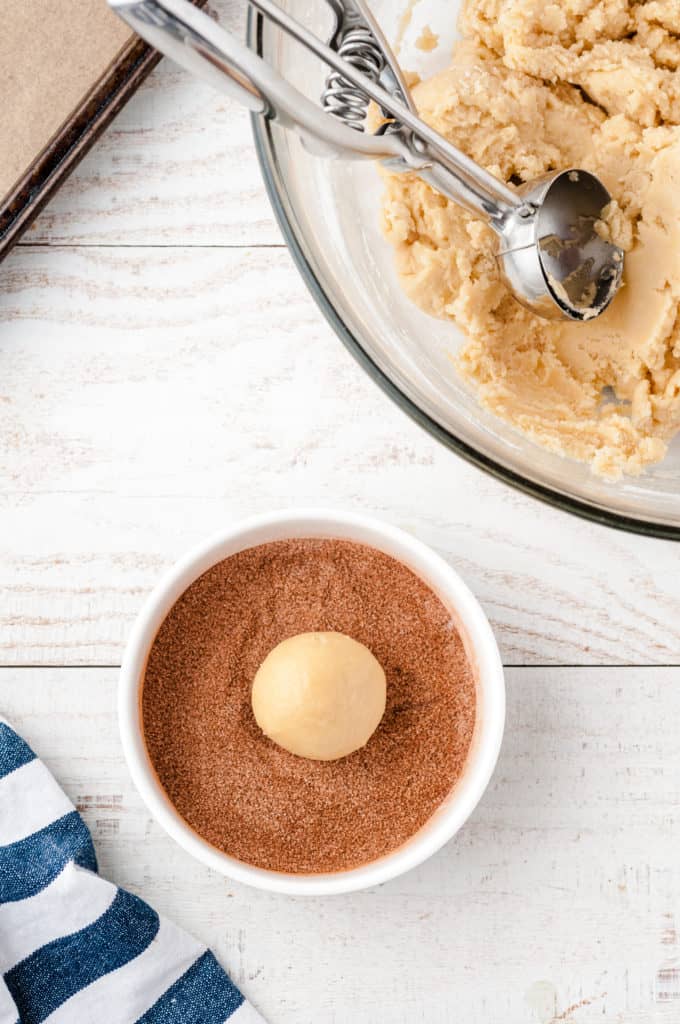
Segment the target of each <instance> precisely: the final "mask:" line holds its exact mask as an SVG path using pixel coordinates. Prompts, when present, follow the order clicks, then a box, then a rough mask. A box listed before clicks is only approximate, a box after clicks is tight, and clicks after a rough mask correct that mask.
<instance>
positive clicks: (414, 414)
mask: <svg viewBox="0 0 680 1024" xmlns="http://www.w3.org/2000/svg"><path fill="white" fill-rule="evenodd" d="M262 22H263V19H262V15H260V14H258V13H257V12H256V11H254V10H253V8H252V7H249V9H248V17H247V29H246V33H247V40H248V44H249V46H250V47H251V48H252V49H254V50H255V51H256V52H257V53H258V54H259V55H260V56H261V55H262ZM250 120H251V127H252V132H253V137H254V140H255V150H256V153H257V158H258V162H259V165H260V171H261V173H262V177H263V180H264V184H265V189H266V191H267V195H268V197H269V201H270V203H271V205H272V208H273V210H274V215H275V217H276V220H277V223H278V225H279V228H280V229H281V232H282V234H283V236H284V239H285V242H286V244H287V246H288V248H289V250H290V253H291V255H292V257H293V261H294V263H295V265H296V267H297V269H298V271H299V273H300V274H301V276H302V278H303V280H304V282H305V284H306V286H307V288H308V290H309V292H310V293H311V295H312V298H313V299H314V301H315V302H316V304H317V306H318V307H319V309H320V310H321V312H322V313H323V315H324V317H325V318H326V320H327V321H328V323H329V324H330V326H331V327H332V328H333V330H334V331H335V333H336V334H337V336H338V337H339V339H340V341H341V342H342V343H343V344H344V346H345V348H347V349H348V350H349V352H351V354H352V355H353V356H354V358H355V359H356V360H357V362H358V363H359V364H360V365H361V366H362V367H363V369H364V370H365V371H366V372H367V373H368V375H369V377H371V378H372V380H373V381H374V382H375V383H376V384H377V385H378V387H380V388H381V390H382V391H383V392H384V393H385V394H386V395H387V396H388V397H389V398H391V399H392V401H393V402H394V403H395V404H396V405H397V406H399V408H400V409H401V410H402V411H403V412H405V413H406V414H407V415H408V416H410V418H411V419H412V420H414V421H415V422H416V423H418V424H419V425H420V426H421V427H423V428H424V429H425V430H426V431H427V432H428V433H429V434H431V435H432V437H434V438H436V439H437V440H438V441H440V442H441V443H442V444H444V445H445V446H446V447H447V448H449V449H450V450H451V451H453V452H455V453H456V454H457V455H460V456H461V457H462V458H464V459H465V460H466V461H467V462H470V463H472V465H474V466H477V467H478V468H479V469H481V470H483V471H484V472H486V473H488V474H489V475H490V476H493V477H495V478H496V479H497V480H501V481H502V482H503V483H506V484H509V485H510V486H511V487H513V488H514V489H515V490H517V491H521V492H522V493H524V494H528V495H530V496H531V497H532V498H538V500H539V501H542V502H543V503H544V504H547V505H551V506H553V507H554V508H558V509H561V510H562V511H564V512H569V513H570V514H572V515H576V516H579V517H580V518H581V519H586V520H589V521H590V522H593V523H597V524H598V525H599V526H609V527H612V528H613V529H616V530H622V531H624V532H626V533H637V534H641V535H642V536H645V537H657V538H660V539H662V540H675V541H680V527H678V526H672V525H671V524H669V523H661V522H655V521H654V520H651V519H638V518H635V517H633V516H627V515H624V514H623V513H620V512H613V511H612V510H610V509H606V508H603V507H602V506H599V505H594V504H589V503H588V502H587V501H582V500H580V499H578V498H574V497H572V496H571V495H568V494H565V493H564V492H562V491H559V490H555V489H554V488H552V487H548V486H547V485H546V484H541V483H538V482H537V481H534V480H529V479H527V478H525V477H523V476H521V475H520V474H519V473H516V472H515V471H514V470H512V469H509V468H508V467H507V466H504V465H503V464H502V463H501V462H497V461H496V460H495V459H492V458H490V457H489V456H487V455H484V454H483V453H482V452H479V451H478V450H477V449H476V448H474V447H473V446H472V445H470V444H468V443H467V442H466V441H464V440H463V439H462V438H461V437H459V436H458V435H457V434H454V433H453V432H452V431H450V430H447V429H446V428H445V427H443V426H442V425H441V424H440V423H438V422H437V420H435V419H433V418H432V417H431V416H429V415H428V413H426V412H425V411H424V410H423V409H421V408H420V406H419V405H417V404H416V403H415V402H414V401H413V400H412V399H411V398H409V396H408V395H406V394H405V393H404V392H403V391H402V390H401V389H400V388H399V387H398V386H397V385H396V384H395V383H394V382H393V381H392V380H391V379H390V378H389V377H388V376H387V374H386V373H385V372H384V371H383V370H382V369H381V368H380V367H379V366H378V365H377V363H376V362H375V361H374V360H373V359H372V358H371V356H370V355H369V354H368V352H367V351H366V350H365V348H364V347H363V346H362V344H361V341H360V340H359V338H358V337H357V336H356V335H355V334H354V333H353V332H352V331H350V329H349V328H348V327H347V325H346V324H345V323H344V322H343V320H342V319H341V318H340V317H339V316H338V314H337V313H336V311H335V308H334V306H333V304H332V302H331V300H330V298H329V296H328V294H327V293H326V291H325V289H324V286H323V284H322V283H321V281H320V280H319V279H318V277H317V275H316V273H315V271H314V269H313V267H312V266H311V264H310V263H309V261H308V259H307V257H306V255H305V250H304V245H303V243H302V241H301V239H300V237H299V236H298V233H297V231H296V227H295V225H294V224H293V222H292V221H291V219H290V218H289V216H288V214H287V212H286V205H285V202H284V201H283V198H282V191H281V188H280V186H279V183H278V178H277V172H276V161H275V159H274V155H273V153H274V143H273V137H272V131H271V121H270V120H269V118H267V117H266V116H265V115H262V114H251V115H250Z"/></svg>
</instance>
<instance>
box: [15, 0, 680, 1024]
mask: <svg viewBox="0 0 680 1024" xmlns="http://www.w3.org/2000/svg"><path fill="white" fill-rule="evenodd" d="M241 6H242V5H241V4H240V3H239V2H236V0H234V2H233V3H229V2H222V3H219V4H215V7H216V8H217V11H218V13H219V14H220V16H221V17H222V18H225V19H226V20H227V22H228V23H229V24H231V25H232V26H237V25H238V23H239V20H240V8H241ZM0 320H1V321H2V327H1V330H0V373H1V378H0V436H1V438H2V449H1V452H2V455H1V461H0V657H1V659H2V660H1V665H2V667H1V668H0V686H1V691H0V711H1V712H2V713H4V714H5V715H7V716H8V717H9V718H10V719H11V720H13V721H14V723H15V724H16V726H17V727H18V728H19V729H20V730H22V731H23V733H24V735H25V736H26V738H27V739H28V740H29V742H31V743H32V744H33V745H34V746H35V748H36V749H37V751H38V753H39V754H40V755H42V756H43V757H44V758H45V759H46V761H47V763H48V764H49V765H50V766H51V767H52V769H53V770H54V772H55V773H56V775H57V777H58V778H59V779H60V780H61V782H62V783H63V785H64V786H65V788H66V790H67V791H68V793H69V794H70V796H71V797H72V798H73V800H74V801H75V802H76V803H77V805H78V807H79V808H80V809H81V810H82V812H83V814H84V815H85V818H86V820H87V821H88V823H89V825H90V826H91V828H92V830H93V833H94V837H95V842H96V846H97V849H98V852H99V856H100V861H101V866H102V870H103V871H104V872H105V873H107V874H108V875H109V876H110V877H111V878H112V879H114V880H115V881H116V882H118V883H120V884H121V885H124V886H127V887H129V888H130V889H132V890H133V891H134V892H137V893H139V894H141V895H142V896H144V897H146V898H148V899H149V900H150V901H151V902H152V903H153V904H154V905H155V906H156V907H157V908H158V909H159V910H160V911H161V912H164V913H165V914H167V915H170V916H172V917H173V918H174V919H175V920H176V921H177V922H179V923H181V924H182V925H184V926H186V928H188V929H190V930H191V931H193V932H194V933H195V934H196V935H197V936H198V937H200V938H201V939H203V940H204V941H205V942H207V943H210V944H212V946H213V947H214V948H215V950H216V952H217V954H218V955H219V956H220V957H221V959H222V961H223V963H224V964H225V965H226V966H227V967H228V969H229V971H230V972H231V974H232V976H233V977H234V979H235V981H236V982H237V983H238V984H239V985H240V986H241V987H242V988H243V989H244V991H245V993H246V994H247V995H248V996H249V997H250V998H251V999H252V1000H253V1001H254V1003H255V1004H256V1005H257V1006H258V1008H260V1010H261V1011H262V1012H263V1013H264V1014H265V1015H266V1016H267V1017H268V1019H269V1020H270V1021H271V1024H312V1022H314V1024H331V1022H336V1024H407V1022H408V1024H412V1022H416V1021H422V1022H426V1024H458V1022H460V1024H525V1022H526V1024H534V1022H539V1024H548V1022H554V1024H556V1022H558V1021H559V1022H574V1024H590V1022H593V1024H594V1022H597V1024H600V1022H614V1021H616V1022H626V1024H628V1022H631V1024H632V1022H635V1024H638V1022H639V1024H643V1022H644V1024H648V1022H677V1021H678V1020H680V947H679V945H678V931H677V929H678V927H679V926H680V731H679V729H678V722H679V721H680V574H679V573H678V560H679V556H680V549H679V548H678V547H676V546H674V545H673V544H670V543H666V542H661V541H654V540H645V539H642V538H639V537H632V536H627V535H624V534H622V533H617V532H614V531H609V530H606V529H603V528H600V527H596V526H592V525H588V524H586V523H583V522H580V521H579V520H576V519H573V518H570V517H568V516H566V515H564V514H561V513H559V512H557V511H553V510H551V509H549V508H546V507H544V506H542V505H540V504H538V503H536V502H534V501H533V500H530V499H528V498H526V497H523V496H521V495H519V494H516V493H514V492H513V491H511V490H509V489H508V488H506V487H505V486H502V485H501V484H499V483H496V482H495V481H493V480H491V479H490V478H488V477H486V476H483V475H482V474H481V473H480V472H479V471H477V470H475V469H473V468H471V467H469V466H468V465H466V464H465V463H464V462H461V461H460V460H458V459H457V458H455V457H454V456H453V455H451V454H449V453H448V452H447V451H445V450H444V449H443V448H441V447H439V446H438V445H437V444H436V443H435V442H434V441H432V440H431V439H430V438H428V436H427V435H426V434H425V433H423V432H422V431H421V430H420V429H419V428H417V427H416V426H414V425H413V424H411V423H410V422H409V421H408V420H407V419H406V417H405V416H404V415H403V414H402V413H401V412H400V411H398V410H397V409H396V408H395V407H394V406H392V405H391V404H390V403H389V401H388V400H387V399H386V398H385V397H384V396H383V395H382V394H381V393H380V392H379V391H378V390H377V389H376V387H375V386H374V385H373V384H372V382H371V381H370V380H368V379H367V377H366V376H365V375H364V374H363V373H362V371H361V370H360V369H359V368H358V366H357V365H355V363H354V362H353V361H352V359H351V357H350V356H349V355H348V354H347V353H346V352H345V350H344V349H343V348H342V346H341V345H340V343H339V342H338V341H337V340H336V338H335V337H334V336H333V335H332V333H331V331H330V329H329V328H328V327H327V325H326V324H325V322H324V321H323V320H322V317H321V315H320V313H319V312H318V310H317V309H316V307H315V306H314V304H313V302H312V300H311V299H310V297H309V296H308V294H307V292H306V290H305V287H304V285H303V284H302V282H301V281H300V279H299V278H298V275H297V273H296V271H295V270H294V268H293V266H292V263H291V260H290V258H289V256H288V253H287V251H286V249H285V247H284V246H283V245H282V243H281V238H280V235H279V232H278V230H277V227H276V225H275V223H274V221H273V219H272V215H271V213H270V209H269V206H268V203H267V200H266V198H265V195H264V191H263V188H262V185H261V184H260V178H259V173H258V169H257V166H256V161H255V156H254V153H253V149H252V146H251V140H250V129H249V124H248V121H247V118H246V116H245V115H244V114H243V113H242V112H241V111H240V110H238V109H236V108H235V107H233V106H232V105H231V104H230V103H228V102H227V101H225V100H224V99H223V98H222V97H219V96H217V95H214V94H213V93H212V92H210V91H209V90H208V89H207V88H203V87H202V86H201V85H199V84H197V83H195V82H190V81H189V79H188V78H187V76H185V75H184V74H183V73H181V72H180V71H178V70H176V69H175V68H173V67H172V66H171V65H170V64H168V63H167V62H163V63H162V64H161V66H160V67H159V69H158V70H157V71H156V72H155V73H154V74H153V75H152V76H151V78H150V80H149V81H148V83H147V84H146V85H145V86H144V88H143V89H142V90H141V92H140V93H139V95H138V96H137V97H135V98H134V99H133V101H132V102H131V103H130V105H129V106H128V108H127V109H126V110H125V111H124V112H123V114H122V115H121V116H120V117H119V118H118V120H117V121H116V122H115V124H114V125H113V126H112V127H111V128H110V130H109V131H108V133H107V134H106V136H105V137H104V138H103V139H102V140H101V141H100V143H99V145H98V147H97V148H96V151H95V152H93V153H92V154H91V155H90V156H89V158H88V159H86V160H85V162H84V163H83V164H82V166H81V167H80V169H79V170H78V171H77V173H76V174H75V175H74V176H73V178H72V179H71V180H70V181H69V182H68V183H67V184H66V186H65V187H64V188H63V189H62V191H61V193H60V194H59V195H58V197H57V198H56V199H55V200H54V201H53V202H52V204H51V205H50V206H49V208H48V209H47V210H46V211H45V212H44V213H43V215H42V216H41V217H40V219H39V220H38V222H37V223H36V225H35V227H34V229H33V230H32V231H31V232H30V233H29V234H28V235H27V236H25V240H24V242H23V244H22V245H20V246H19V248H18V249H17V250H15V252H14V253H13V254H12V255H11V256H10V258H9V259H8V260H7V261H6V262H5V263H4V264H3V265H2V267H0ZM291 503H321V504H323V503H325V504H329V505H333V506H338V507H350V508H362V509H365V510H367V511H370V512H372V513H375V514H377V515H379V516H382V517H384V518H386V519H388V520H391V521H392V522H395V523H397V524H399V525H401V526H403V527H405V528H406V529H409V530H412V531H413V532H414V533H416V534H417V535H418V536H419V537H421V538H422V539H423V540H424V541H426V542H427V543H429V544H432V545H433V546H434V547H435V548H436V549H437V550H438V551H440V552H441V553H442V554H443V555H444V556H445V557H446V558H448V559H449V560H450V561H451V562H452V563H453V564H455V565H456V566H457V567H458V569H459V570H460V572H461V573H462V574H463V576H464V577H465V579H466V580H467V581H468V583H469V584H470V586H471V587H472V588H473V590H474V591H475V592H476V594H477V595H478V596H479V598H480V600H481V601H482V603H483V605H484V607H485V608H486V610H487V612H488V614H489V616H490V618H491V620H492V623H493V625H494V627H495V629H496V633H497V636H498V639H499V642H500V644H501V648H502V652H503V655H504V659H505V662H506V664H507V666H508V671H507V683H508V726H507V733H506V739H505V744H504V747H503V751H502V755H501V759H500V763H499V766H498V770H497V772H496V775H495V778H494V780H493V783H492V785H491V787H490V789H489V791H488V793H487V795H486V797H485V798H484V800H483V801H482V803H481V805H480V807H479V809H478V810H477V812H476V813H475V815H474V817H473V818H472V820H471V821H470V823H469V824H468V825H467V827H466V828H465V829H464V830H463V831H462V833H461V834H460V835H459V836H458V837H457V839H456V840H455V841H454V842H452V843H450V844H449V846H448V847H447V848H445V849H444V850H443V851H442V852H440V854H439V855H438V856H436V857H435V858H434V859H433V860H431V861H430V862H429V863H428V864H426V865H424V866H423V867H422V868H420V869H419V870H417V871H414V872H412V873H411V874H409V875H407V876H405V877H404V878H402V879H399V880H398V881H396V882H393V883H391V884H389V885H386V886H384V887H382V888H380V889H376V890H374V891H369V892H365V893H361V894H357V895H354V896H348V897H341V898H335V899H327V900H320V899H287V898H283V897H278V896H268V895H266V894H262V893H257V892H254V891H250V890H249V889H246V888H243V887H241V886H238V885H235V884H232V883H231V882H229V881H227V880H225V879H223V878H221V877H218V876H217V875H213V874H211V873H210V872H208V871H207V870H205V869H204V868H202V867H201V866H199V865H198V864H196V863H194V862H193V861H192V860H191V859H190V858H189V857H188V856H187V855H185V854H184V853H183V852H182V851H181V850H179V849H178V848H176V847H175V846H174V845H173V843H172V842H171V841H170V840H169V839H167V838H166V837H165V835H164V834H163V833H162V832H161V830H160V829H159V828H158V826H157V825H155V824H154V822H153V821H152V820H151V819H150V817H149V815H148V814H147V812H146V810H145V808H144V807H143V805H142V803H141V801H140V799H139V797H138V796H137V794H136V793H135V792H134V791H133V789H132V787H131V784H130V781H129V778H128V774H127V771H126V768H125V765H124V763H123V760H122V756H121V750H120V744H119V740H118V732H117V726H116V717H115V686H116V676H117V666H118V664H119V662H120V658H121V653H122V650H123V645H124V643H125V638H126V634H127V632H128V629H129V627H130V624H131V622H132V619H133V617H134V615H135V613H136V611H137V609H138V608H139V606H140V604H141V602H142V600H143V598H144V595H145V594H146V592H147V591H148V590H149V588H150V587H151V586H152V585H153V584H154V582H155V580H156V579H157V577H158V575H159V573H160V572H161V571H162V570H163V569H165V568H166V567H167V566H169V565H170V564H171V563H172V562H173V561H174V560H175V559H176V558H177V557H178V555H180V554H181V553H182V552H183V551H184V550H185V549H186V548H187V547H188V546H189V545H191V544H193V543H194V542H195V541H198V540H199V539H201V538H202V537H204V536H205V535H206V534H207V533H209V532H210V531H213V530H215V529H217V528H219V527H220V526H222V525H223V524H224V523H226V522H230V521H232V520H233V519H235V518H237V517H239V516H242V515H244V514H246V513H251V512H254V511H256V510H260V509H271V508H273V507H277V506H283V505H286V504H291Z"/></svg>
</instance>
